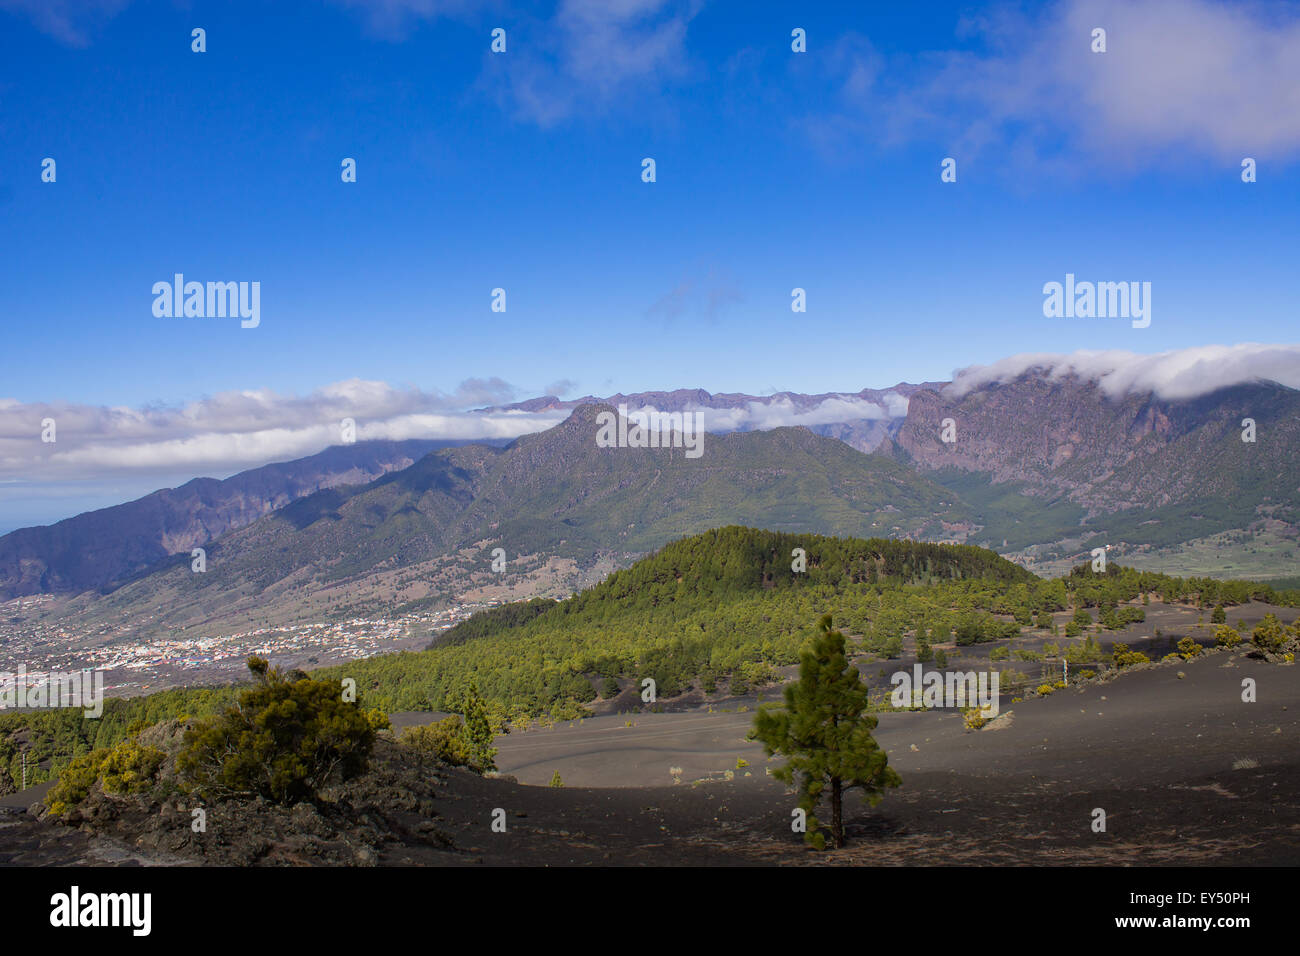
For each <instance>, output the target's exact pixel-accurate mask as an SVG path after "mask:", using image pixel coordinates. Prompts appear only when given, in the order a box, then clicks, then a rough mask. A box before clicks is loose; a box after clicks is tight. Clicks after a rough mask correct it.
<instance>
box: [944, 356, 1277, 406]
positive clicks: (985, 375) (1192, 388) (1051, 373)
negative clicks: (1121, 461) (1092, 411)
mask: <svg viewBox="0 0 1300 956" xmlns="http://www.w3.org/2000/svg"><path fill="white" fill-rule="evenodd" d="M1031 370H1038V371H1041V372H1042V373H1043V374H1044V375H1046V376H1047V377H1048V378H1051V379H1060V378H1064V377H1066V376H1071V375H1073V376H1077V377H1079V378H1082V379H1086V380H1090V381H1095V382H1097V384H1098V386H1099V387H1100V388H1101V389H1102V391H1103V392H1105V393H1106V394H1107V395H1110V396H1112V397H1119V396H1122V395H1130V394H1146V393H1153V394H1155V395H1156V396H1157V397H1159V398H1162V399H1165V400H1167V401H1179V400H1184V399H1189V398H1197V397H1199V396H1201V395H1206V394H1208V393H1210V392H1213V391H1217V390H1218V389H1221V388H1227V387H1229V386H1232V385H1244V384H1249V383H1254V382H1276V383H1278V384H1279V385H1285V386H1287V387H1289V388H1300V345H1257V344H1253V343H1246V344H1242V345H1204V346H1200V347H1197V348H1190V349H1181V350H1178V351H1174V352H1160V353H1157V354H1155V355H1139V354H1137V353H1134V352H1123V351H1105V352H1093V351H1083V352H1074V353H1072V354H1069V355H1062V354H1052V353H1045V352H1043V353H1026V354H1021V355H1013V356H1011V357H1010V358H1005V359H1002V360H1001V361H998V362H994V363H993V364H991V365H976V366H971V367H970V368H964V369H960V370H958V371H957V372H956V373H955V374H954V376H953V381H952V384H951V385H948V386H947V387H946V388H945V389H944V394H945V395H949V396H951V397H953V398H961V397H962V396H964V395H966V394H967V393H968V392H970V391H972V390H973V389H976V388H979V387H981V386H983V385H988V384H991V383H995V382H1010V381H1013V380H1015V379H1017V378H1019V377H1020V376H1021V375H1024V374H1025V373H1026V372H1029V371H1031Z"/></svg>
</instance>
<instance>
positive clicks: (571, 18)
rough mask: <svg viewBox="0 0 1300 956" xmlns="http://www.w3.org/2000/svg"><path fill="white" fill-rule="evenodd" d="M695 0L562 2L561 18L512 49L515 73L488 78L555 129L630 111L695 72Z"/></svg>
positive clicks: (520, 109) (519, 108) (522, 110)
mask: <svg viewBox="0 0 1300 956" xmlns="http://www.w3.org/2000/svg"><path fill="white" fill-rule="evenodd" d="M698 6H699V4H698V3H697V2H695V0H563V2H562V3H561V4H560V6H559V9H558V10H557V11H556V14H555V16H554V17H553V18H552V19H551V20H549V21H547V22H545V23H539V24H536V25H535V26H534V27H532V28H530V34H529V35H530V40H529V43H528V44H527V45H520V46H515V47H513V48H510V52H509V53H508V54H507V55H508V56H509V57H510V62H509V69H508V70H500V71H498V70H494V69H489V70H487V71H485V73H484V76H483V82H484V83H485V84H486V85H488V86H489V87H491V86H494V85H495V89H496V92H497V95H498V97H499V98H500V99H501V100H502V101H503V103H504V104H505V105H506V106H507V107H508V108H510V109H512V110H513V112H514V113H515V115H516V116H517V117H518V118H520V119H523V120H527V121H530V122H533V123H536V124H537V125H539V126H544V127H545V126H553V125H555V124H557V123H559V122H562V121H564V120H566V119H569V118H571V117H573V116H576V115H585V116H591V115H594V114H597V113H601V112H604V111H605V110H606V109H607V108H608V107H610V106H611V105H612V104H614V103H619V104H621V105H623V106H624V107H625V108H629V106H628V104H629V102H630V101H632V100H634V99H635V98H637V96H638V94H644V93H646V92H650V93H655V92H657V91H658V90H659V89H660V88H661V87H662V86H663V85H664V84H666V83H669V82H671V81H673V80H676V79H680V78H682V77H684V76H686V74H687V73H688V68H687V56H686V28H687V25H688V24H689V23H690V21H691V19H692V18H693V17H694V16H695V13H696V12H697V9H698Z"/></svg>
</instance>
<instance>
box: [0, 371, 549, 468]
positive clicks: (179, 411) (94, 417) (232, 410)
mask: <svg viewBox="0 0 1300 956" xmlns="http://www.w3.org/2000/svg"><path fill="white" fill-rule="evenodd" d="M512 395H513V389H512V388H511V387H510V386H509V385H507V384H506V383H505V382H502V381H501V380H500V379H487V380H480V379H470V380H467V381H465V382H463V383H461V385H460V387H459V388H458V389H457V390H456V391H455V392H452V393H450V394H445V393H442V392H425V391H421V390H419V389H414V388H394V387H393V386H391V385H388V384H387V383H384V382H373V381H364V380H361V379H349V380H347V381H343V382H335V383H333V384H330V385H326V386H324V387H323V388H320V389H318V390H316V391H315V392H312V393H311V394H310V395H305V396H295V395H280V394H278V393H276V392H273V391H271V390H269V389H259V390H247V391H239V392H223V393H220V394H218V395H214V396H211V397H209V398H205V399H203V400H201V401H196V402H191V403H190V404H188V405H183V406H151V407H146V408H139V409H135V408H125V407H104V406H92V405H74V404H69V403H60V402H49V403H32V404H24V403H21V402H17V401H14V400H12V399H3V400H0V480H3V479H20V480H25V481H47V482H49V481H72V480H78V479H85V478H91V477H94V478H103V477H106V476H108V475H113V474H130V473H135V474H143V473H149V472H154V473H175V472H178V471H185V472H189V473H191V474H195V475H197V474H205V473H206V474H228V473H229V472H230V471H232V470H234V469H239V468H248V467H253V466H256V465H260V464H265V463H267V462H272V461H283V460H286V459H292V458H299V457H302V456H304V455H310V454H314V453H315V452H318V451H321V450H322V449H324V448H326V447H328V446H330V445H334V444H338V443H339V441H340V437H341V432H340V422H342V420H343V419H345V418H351V419H353V420H354V421H355V422H356V426H357V438H358V440H362V441H365V440H373V439H394V440H399V439H406V438H465V439H472V438H515V437H518V436H519V435H523V434H528V433H529V432H534V431H540V430H542V429H545V428H549V427H551V426H552V425H554V424H556V423H557V422H558V421H560V420H562V418H563V413H560V412H550V413H539V414H528V413H521V412H515V411H494V412H475V411H467V410H466V409H467V408H469V407H471V406H480V405H483V404H487V403H499V402H501V401H503V400H506V399H508V398H510V397H511V396H512ZM47 418H50V419H53V420H54V423H55V428H56V433H55V434H56V439H57V440H56V441H55V442H54V443H49V444H47V443H44V442H42V441H41V432H42V428H43V426H42V421H43V420H44V419H47Z"/></svg>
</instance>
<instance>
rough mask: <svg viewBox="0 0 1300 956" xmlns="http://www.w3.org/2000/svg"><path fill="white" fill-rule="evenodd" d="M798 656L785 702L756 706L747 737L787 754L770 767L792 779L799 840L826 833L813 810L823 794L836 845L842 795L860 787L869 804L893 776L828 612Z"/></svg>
mask: <svg viewBox="0 0 1300 956" xmlns="http://www.w3.org/2000/svg"><path fill="white" fill-rule="evenodd" d="M818 631H819V633H818V634H817V635H816V636H815V637H814V638H813V640H812V642H811V645H810V646H809V647H807V648H806V649H805V650H804V651H803V653H802V654H801V656H800V662H799V680H798V682H797V683H794V684H790V685H788V686H787V687H786V688H785V709H784V710H769V709H768V708H762V709H760V710H759V712H758V714H757V715H756V717H755V720H754V730H753V732H752V734H751V736H752V737H753V738H754V739H756V740H758V741H759V742H760V743H762V744H763V749H764V750H765V751H766V752H767V754H768V756H773V755H775V754H781V755H783V756H786V757H788V758H789V760H788V762H787V763H786V764H785V766H783V767H781V768H780V769H779V770H776V771H774V776H775V777H776V778H777V779H778V780H782V781H784V782H786V783H793V784H797V786H798V787H799V794H800V799H799V806H800V807H802V808H803V810H804V812H805V813H807V815H808V821H807V822H808V829H807V832H806V834H805V837H804V839H805V840H807V841H808V842H809V843H810V844H812V845H813V846H815V847H817V848H818V849H822V848H823V847H824V846H825V842H826V838H825V836H824V834H822V832H821V829H820V828H821V824H820V823H819V822H818V821H817V818H816V817H815V816H814V815H813V814H814V811H815V810H816V809H817V806H818V805H819V804H820V803H821V801H822V799H823V797H827V796H829V798H830V803H831V827H830V830H831V844H832V846H835V847H841V846H843V845H844V812H843V806H844V794H845V793H846V792H847V791H849V790H854V789H860V790H862V791H863V796H864V798H865V799H866V800H867V802H868V803H870V804H871V805H872V806H874V805H875V804H877V803H879V802H880V798H881V796H882V795H883V793H884V790H885V788H887V787H896V786H898V785H899V783H901V780H900V779H899V776H898V773H897V772H896V771H895V770H894V769H893V768H892V767H890V766H889V760H888V757H887V756H886V755H885V752H884V751H883V750H882V749H880V746H879V744H877V743H876V741H875V738H874V737H872V736H871V732H872V731H873V730H875V729H876V718H875V717H874V716H873V715H872V714H870V713H868V711H867V688H866V685H865V684H863V683H862V677H861V675H860V674H859V673H858V670H857V668H856V667H854V666H853V665H851V664H850V663H849V661H848V658H847V657H846V656H845V653H844V635H843V634H841V633H840V632H839V631H836V630H833V629H832V627H831V618H830V615H827V616H825V617H823V618H822V619H821V621H819V622H818Z"/></svg>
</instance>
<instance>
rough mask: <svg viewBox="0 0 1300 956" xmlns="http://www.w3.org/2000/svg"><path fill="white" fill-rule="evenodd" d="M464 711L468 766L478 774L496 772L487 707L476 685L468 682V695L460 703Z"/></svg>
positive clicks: (495, 751)
mask: <svg viewBox="0 0 1300 956" xmlns="http://www.w3.org/2000/svg"><path fill="white" fill-rule="evenodd" d="M461 709H462V710H463V711H464V717H465V727H464V730H463V733H464V735H465V739H466V741H467V742H468V743H469V753H470V765H471V766H472V767H474V769H476V770H477V771H478V772H479V773H490V772H492V771H494V770H496V768H497V765H496V755H497V749H496V748H495V747H493V746H492V740H493V737H494V735H493V733H492V722H491V721H490V720H488V712H487V705H486V704H485V703H484V702H483V698H482V697H480V696H479V692H478V684H476V683H474V682H472V681H471V682H470V685H469V694H468V695H466V697H465V699H464V700H463V701H462V703H461Z"/></svg>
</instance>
